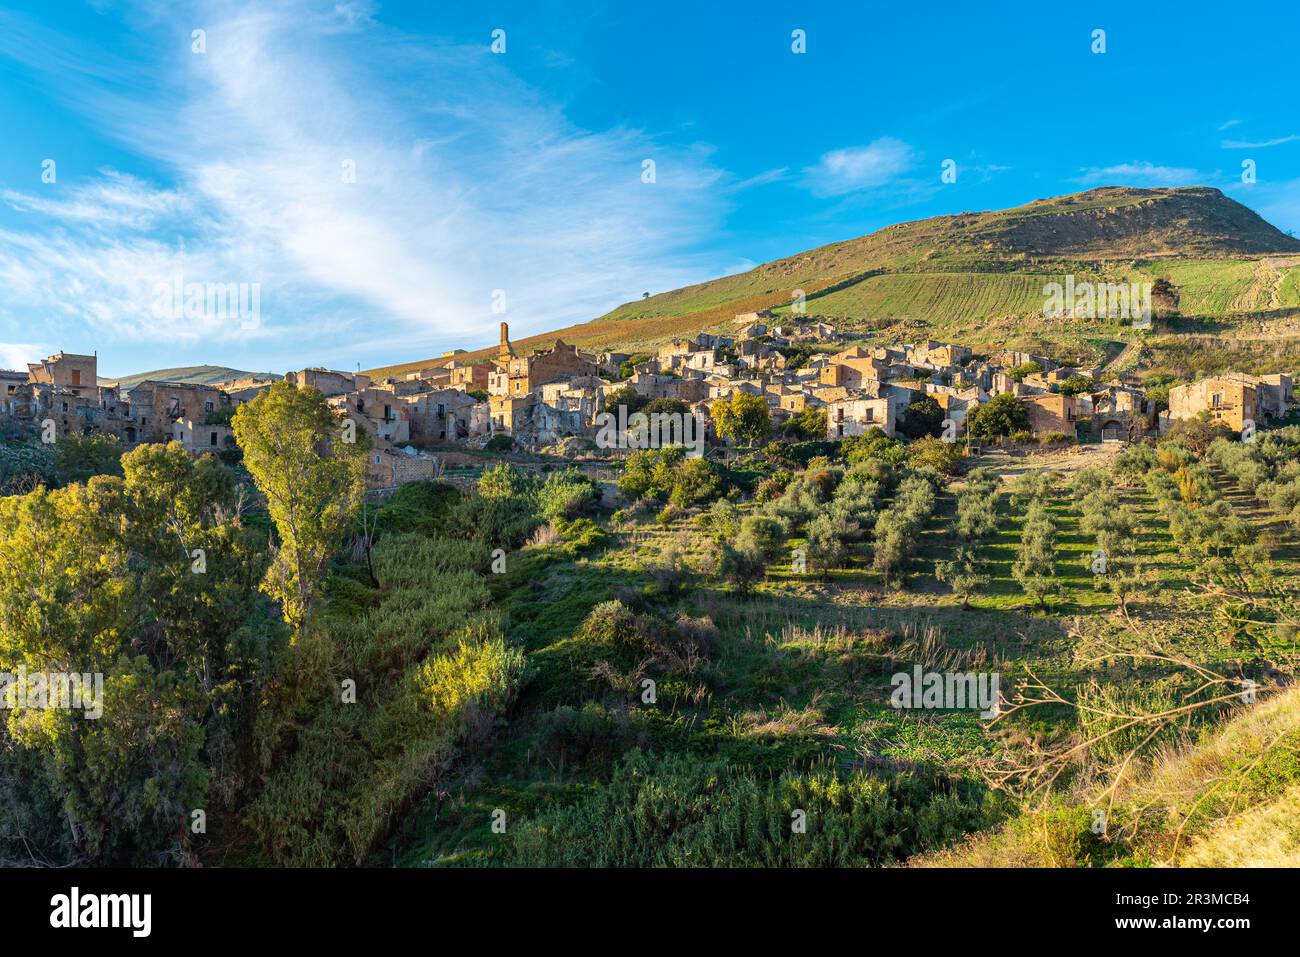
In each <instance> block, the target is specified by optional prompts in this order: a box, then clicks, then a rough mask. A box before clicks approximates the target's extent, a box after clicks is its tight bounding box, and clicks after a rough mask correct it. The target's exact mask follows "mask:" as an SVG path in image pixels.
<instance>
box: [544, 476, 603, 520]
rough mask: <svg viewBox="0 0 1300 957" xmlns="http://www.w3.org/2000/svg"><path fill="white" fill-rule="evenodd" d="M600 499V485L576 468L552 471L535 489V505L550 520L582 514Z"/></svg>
mask: <svg viewBox="0 0 1300 957" xmlns="http://www.w3.org/2000/svg"><path fill="white" fill-rule="evenodd" d="M599 501H600V487H599V486H598V485H597V484H596V483H595V482H594V481H592V480H591V479H590V478H588V477H587V476H585V475H583V474H582V473H581V472H579V471H578V470H577V469H565V470H563V471H559V472H552V473H550V474H549V475H548V476H546V481H545V482H543V483H542V487H541V488H540V489H538V491H537V507H538V509H539V511H540V512H541V514H542V516H543V517H544V518H548V519H551V520H556V519H567V518H574V517H576V516H579V515H584V514H586V513H587V512H588V511H590V510H591V509H592V508H594V507H595V505H596V504H597V503H598V502H599Z"/></svg>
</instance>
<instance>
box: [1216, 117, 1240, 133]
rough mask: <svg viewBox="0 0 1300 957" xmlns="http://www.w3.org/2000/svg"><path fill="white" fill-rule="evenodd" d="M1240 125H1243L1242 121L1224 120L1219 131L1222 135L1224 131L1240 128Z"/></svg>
mask: <svg viewBox="0 0 1300 957" xmlns="http://www.w3.org/2000/svg"><path fill="white" fill-rule="evenodd" d="M1240 125H1241V120H1224V121H1223V122H1222V123H1220V124H1219V130H1218V131H1219V132H1220V133H1222V132H1223V131H1224V130H1230V129H1232V128H1233V127H1234V126H1240Z"/></svg>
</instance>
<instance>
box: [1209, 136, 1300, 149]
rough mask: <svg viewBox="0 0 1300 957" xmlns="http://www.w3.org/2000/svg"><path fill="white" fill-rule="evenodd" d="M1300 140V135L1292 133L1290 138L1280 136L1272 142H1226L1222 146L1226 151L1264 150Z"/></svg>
mask: <svg viewBox="0 0 1300 957" xmlns="http://www.w3.org/2000/svg"><path fill="white" fill-rule="evenodd" d="M1296 140H1300V133H1292V134H1291V135H1290V136H1279V137H1277V138H1276V139H1272V140H1258V141H1254V142H1252V141H1250V140H1224V141H1223V143H1222V144H1221V145H1222V146H1223V148H1224V149H1225V150H1263V149H1268V148H1269V147H1270V146H1281V145H1282V144H1283V143H1293V142H1295V141H1296Z"/></svg>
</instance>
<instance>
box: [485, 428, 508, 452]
mask: <svg viewBox="0 0 1300 957" xmlns="http://www.w3.org/2000/svg"><path fill="white" fill-rule="evenodd" d="M514 447H515V440H514V439H513V438H512V437H511V436H509V435H506V434H505V433H503V432H498V433H497V434H496V435H494V436H492V438H490V439H488V440H487V444H485V445H484V446H483V448H484V450H486V451H488V452H498V453H501V452H511V451H513V450H514Z"/></svg>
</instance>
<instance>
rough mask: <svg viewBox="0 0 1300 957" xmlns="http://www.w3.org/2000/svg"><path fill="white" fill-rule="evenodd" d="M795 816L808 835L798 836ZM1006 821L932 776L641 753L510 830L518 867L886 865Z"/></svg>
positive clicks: (508, 850)
mask: <svg viewBox="0 0 1300 957" xmlns="http://www.w3.org/2000/svg"><path fill="white" fill-rule="evenodd" d="M796 810H799V811H803V812H804V817H803V818H802V819H803V820H804V821H805V823H806V827H807V831H806V833H801V834H798V835H792V834H791V821H792V819H793V814H794V812H795V811H796ZM1001 814H1002V807H1001V805H1000V803H999V802H998V801H997V800H995V799H994V798H992V797H991V796H990V795H989V793H988V792H987V790H986V789H985V788H984V786H983V785H981V784H978V783H976V782H973V781H960V780H950V779H948V778H946V777H943V776H941V775H936V774H932V773H921V772H918V773H915V774H907V773H900V774H895V775H891V776H888V777H876V776H873V775H870V774H865V773H862V772H853V773H850V774H847V775H842V774H841V773H840V772H837V771H816V772H787V773H785V774H782V775H781V776H780V777H773V776H770V775H767V774H763V773H759V772H755V771H752V770H748V769H745V768H741V767H737V766H735V765H732V764H729V763H727V762H725V761H723V760H721V759H718V758H712V759H701V758H698V757H695V756H693V755H670V756H665V757H662V758H658V759H655V758H652V757H650V756H648V755H645V754H643V753H641V752H639V751H634V752H632V753H631V754H629V755H628V756H627V757H626V758H625V759H624V760H623V761H622V762H620V764H619V765H618V767H617V768H616V770H615V772H614V778H613V780H612V781H611V782H610V784H609V785H608V786H607V787H603V788H600V789H598V790H595V791H593V792H591V793H590V794H589V795H588V796H586V797H584V798H582V799H581V800H580V801H578V802H577V803H576V804H569V805H563V806H558V807H554V808H551V809H549V810H546V811H544V812H543V813H542V814H540V815H538V816H537V817H535V818H533V819H532V820H529V821H525V822H523V823H521V824H520V825H519V826H518V827H516V828H514V829H512V830H511V831H510V833H509V836H508V837H507V838H506V840H505V843H504V845H503V846H502V848H501V849H500V850H499V851H498V852H497V854H496V857H495V859H494V862H495V863H498V864H502V865H507V866H512V867H542V866H545V867H556V866H560V867H676V866H684V867H862V866H871V867H878V866H882V865H886V864H890V863H895V862H898V861H902V860H905V859H906V858H907V857H909V856H910V855H912V854H916V853H919V852H921V851H924V850H927V849H930V848H937V847H942V846H944V845H947V844H950V843H952V842H953V841H955V840H957V839H958V838H959V837H961V836H962V835H963V834H966V833H968V832H970V831H973V830H976V829H978V828H981V827H987V826H989V825H990V824H992V823H993V822H994V821H996V820H998V819H999V818H1000V816H1001Z"/></svg>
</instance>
